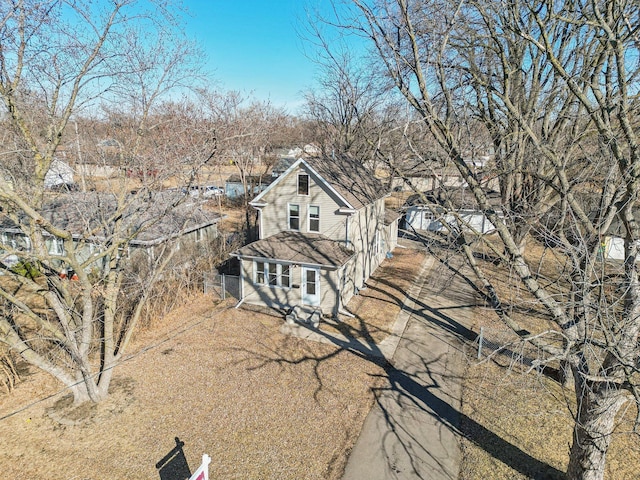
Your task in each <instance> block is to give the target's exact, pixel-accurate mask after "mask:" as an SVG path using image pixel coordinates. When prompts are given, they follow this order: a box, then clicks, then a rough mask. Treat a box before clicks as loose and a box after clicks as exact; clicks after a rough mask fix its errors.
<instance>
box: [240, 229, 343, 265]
mask: <svg viewBox="0 0 640 480" xmlns="http://www.w3.org/2000/svg"><path fill="white" fill-rule="evenodd" d="M231 255H232V256H236V257H248V258H264V259H273V260H279V261H282V262H290V263H302V264H308V265H322V266H329V267H339V266H341V265H344V264H345V263H347V261H348V260H349V259H350V258H351V257H352V256H353V252H352V251H351V250H347V248H345V247H344V245H343V244H342V242H338V241H335V240H331V239H329V238H327V237H325V236H324V235H320V234H318V233H300V232H280V233H277V234H275V235H272V236H270V237H268V238H264V239H262V240H257V241H255V242H253V243H250V244H249V245H245V246H244V247H242V248H240V249H238V250H236V251H235V252H233V253H232V254H231Z"/></svg>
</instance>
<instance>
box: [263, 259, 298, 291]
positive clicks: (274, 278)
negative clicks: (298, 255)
mask: <svg viewBox="0 0 640 480" xmlns="http://www.w3.org/2000/svg"><path fill="white" fill-rule="evenodd" d="M254 265H255V267H254V283H255V284H256V285H265V286H268V287H284V288H289V287H291V272H290V266H289V265H282V264H279V263H269V262H258V261H256V262H255V264H254Z"/></svg>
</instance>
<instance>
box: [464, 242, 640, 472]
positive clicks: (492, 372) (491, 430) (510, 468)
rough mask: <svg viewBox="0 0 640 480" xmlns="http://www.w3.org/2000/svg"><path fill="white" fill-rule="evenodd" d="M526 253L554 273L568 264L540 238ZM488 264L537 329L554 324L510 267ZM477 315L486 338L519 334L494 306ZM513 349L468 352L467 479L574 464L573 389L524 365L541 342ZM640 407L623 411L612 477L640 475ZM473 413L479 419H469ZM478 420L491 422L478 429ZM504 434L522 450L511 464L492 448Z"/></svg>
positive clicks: (517, 314)
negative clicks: (485, 356) (638, 430)
mask: <svg viewBox="0 0 640 480" xmlns="http://www.w3.org/2000/svg"><path fill="white" fill-rule="evenodd" d="M526 255H527V257H528V261H529V262H531V264H532V265H537V266H538V270H539V271H540V272H541V273H542V274H548V276H549V277H551V278H554V277H555V276H556V275H557V272H556V271H555V270H556V269H562V268H563V262H562V258H561V257H559V256H557V255H554V254H553V252H552V251H550V250H548V249H544V248H543V247H542V246H541V245H540V244H537V243H536V242H534V241H533V240H532V241H531V242H530V244H528V246H527V253H526ZM481 265H482V268H483V269H484V270H485V272H486V273H488V274H489V275H491V278H492V279H493V281H494V285H495V286H496V288H497V290H498V292H499V293H500V295H501V298H502V299H503V300H504V305H505V306H508V307H511V308H512V310H511V314H512V316H513V317H514V318H516V319H517V320H518V321H520V322H521V325H523V326H524V327H526V328H527V330H529V331H531V332H539V331H542V330H545V329H547V328H549V327H550V325H551V323H550V322H549V321H548V320H546V319H544V317H543V316H542V315H540V313H539V306H538V305H537V304H536V302H535V301H534V300H533V299H532V298H531V296H530V294H529V293H528V292H526V291H524V289H523V288H522V286H521V285H518V284H517V283H516V282H514V281H513V277H512V275H510V274H509V272H506V271H505V270H504V269H502V268H499V267H497V266H495V265H493V264H491V263H490V262H487V261H484V262H481ZM513 275H515V274H513ZM476 323H477V325H476V327H475V328H474V330H476V331H479V329H480V327H481V326H483V327H485V336H486V338H487V339H488V340H490V341H493V342H495V343H496V344H498V345H502V344H504V343H505V342H508V341H512V340H514V339H515V336H514V335H513V334H508V333H506V332H507V331H508V329H506V327H505V326H504V325H503V324H502V323H501V322H500V321H499V320H498V318H497V315H496V314H495V313H494V312H493V311H491V310H489V309H487V310H486V311H483V310H478V314H477V315H476ZM509 335H510V336H509ZM507 337H509V338H510V340H507ZM510 349H511V352H509V353H507V354H504V355H497V356H495V357H494V358H493V360H489V361H485V362H483V363H481V364H479V365H478V364H477V363H476V359H475V356H474V355H475V353H476V352H475V351H469V352H468V353H469V360H470V363H469V367H468V369H467V373H466V375H465V379H464V382H463V399H462V403H463V405H462V412H463V414H464V415H465V416H463V421H462V425H461V428H462V430H463V431H464V432H465V434H466V437H467V438H465V439H463V442H462V446H463V464H462V469H461V475H460V478H461V479H462V480H484V479H488V478H491V479H505V480H507V479H509V480H511V479H514V480H517V479H528V478H535V479H553V478H563V475H562V474H561V473H558V472H565V471H566V468H567V463H568V459H569V448H570V445H571V442H572V428H573V419H572V417H571V411H575V398H574V393H573V390H572V389H571V388H564V389H563V388H562V387H561V386H560V385H559V384H558V382H556V381H555V380H553V379H551V378H549V377H548V376H546V375H542V374H539V373H536V372H535V371H534V372H530V373H525V371H526V370H528V367H527V366H526V365H525V366H524V367H523V363H522V362H520V361H518V359H519V358H520V356H521V355H523V354H524V356H525V357H529V358H536V357H537V353H536V352H535V351H534V350H532V349H524V350H521V346H519V345H514V346H512V347H510ZM635 415H636V408H635V406H634V405H633V404H632V403H631V404H628V408H627V410H626V411H624V412H623V414H622V415H620V418H619V423H618V426H617V430H616V433H615V435H614V438H613V440H612V444H611V447H610V450H609V454H608V457H607V472H606V478H608V479H611V480H618V479H636V478H639V475H638V469H639V468H640V442H639V441H638V435H637V434H633V433H631V431H632V428H633V426H632V425H633V420H634V419H635ZM467 418H468V419H470V420H471V421H469V420H466V421H465V419H467ZM478 425H481V426H482V427H484V429H486V430H483V429H478V428H477V426H478ZM474 429H475V431H474ZM496 436H497V437H499V438H500V439H502V440H505V441H506V442H508V443H510V444H511V445H512V446H513V451H514V455H513V456H512V459H511V462H509V464H508V465H507V464H505V463H503V462H501V461H500V460H498V459H497V458H495V457H494V456H492V455H491V453H490V450H491V449H492V447H495V448H504V445H503V444H502V443H500V444H496V445H492V442H494V441H495V439H496ZM470 438H471V439H473V441H472V440H469V439H470ZM479 445H482V447H481V446H479ZM518 451H519V452H518ZM520 452H521V453H520Z"/></svg>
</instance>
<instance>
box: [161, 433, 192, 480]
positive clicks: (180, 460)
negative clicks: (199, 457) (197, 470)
mask: <svg viewBox="0 0 640 480" xmlns="http://www.w3.org/2000/svg"><path fill="white" fill-rule="evenodd" d="M175 442H176V446H175V447H173V448H172V449H171V450H170V451H169V453H167V454H166V455H165V456H164V457H163V458H162V460H160V461H159V462H158V463H156V469H157V470H158V474H159V475H160V480H188V479H189V478H190V477H191V470H190V469H189V464H188V463H187V457H185V455H184V451H183V450H182V448H183V447H184V442H183V441H181V440H180V439H179V438H178V437H176V438H175Z"/></svg>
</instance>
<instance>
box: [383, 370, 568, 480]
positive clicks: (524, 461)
mask: <svg viewBox="0 0 640 480" xmlns="http://www.w3.org/2000/svg"><path fill="white" fill-rule="evenodd" d="M385 374H386V379H387V380H388V385H387V386H385V387H382V388H378V389H375V392H374V393H375V395H376V405H377V406H378V407H379V408H380V409H381V410H382V413H383V416H384V418H385V421H386V422H387V424H388V426H389V430H390V431H391V432H392V435H393V436H395V437H396V439H397V442H398V443H399V444H400V445H401V448H402V449H403V450H404V451H405V452H406V453H407V455H408V456H409V457H410V458H411V460H412V463H414V465H412V466H413V469H414V472H413V473H414V474H418V478H428V477H421V476H420V475H419V472H420V468H419V464H418V463H419V462H420V457H424V456H430V457H431V458H432V459H433V460H434V461H436V462H438V459H437V458H435V457H434V456H433V455H431V453H430V452H429V450H428V449H427V447H426V446H423V445H421V444H420V439H419V438H416V437H415V434H414V433H413V431H412V429H411V428H409V427H408V426H407V425H406V424H405V423H404V422H403V421H402V419H399V420H396V419H395V418H394V415H393V414H392V412H390V411H389V410H388V406H387V405H388V402H389V401H392V402H398V403H400V404H402V405H404V406H405V408H408V409H417V410H419V411H422V412H425V413H426V414H428V415H429V416H431V417H433V418H434V419H436V420H437V421H438V422H440V423H441V424H442V426H443V428H446V429H448V430H450V431H451V432H453V433H454V434H456V435H458V436H460V437H464V438H466V439H467V440H469V441H470V442H472V443H473V444H475V445H476V446H478V447H479V448H481V449H483V450H484V451H485V452H487V453H488V454H490V455H491V456H492V457H494V458H495V459H497V460H499V461H500V462H502V463H504V464H505V465H508V466H510V467H511V468H513V469H514V470H515V471H517V472H519V473H520V474H522V475H525V476H527V477H528V478H532V479H540V480H542V479H557V480H560V479H564V478H565V475H564V473H563V472H561V471H560V470H558V469H556V468H555V467H553V466H551V465H549V464H547V463H545V462H543V461H541V460H538V459H537V458H534V457H532V456H531V455H529V454H528V453H527V452H525V451H523V450H522V449H521V448H519V447H518V446H516V445H514V444H512V443H511V442H509V441H508V440H505V439H504V438H502V437H501V436H500V435H497V434H496V433H494V432H492V431H491V430H489V429H487V428H486V427H485V426H483V425H482V424H480V423H479V422H477V421H475V420H474V419H472V418H470V417H469V416H467V415H465V414H464V413H462V412H461V411H460V410H459V409H457V408H455V407H454V406H452V405H451V404H450V403H449V402H447V401H445V400H443V399H442V398H440V397H439V396H438V395H436V393H438V389H440V388H441V386H440V385H439V384H438V383H437V382H434V383H432V384H425V382H423V381H421V380H420V378H419V377H420V376H421V375H420V374H422V375H425V374H426V375H429V376H430V377H431V375H430V373H429V371H428V366H427V369H426V370H424V371H422V372H416V373H415V374H408V373H407V372H405V371H403V370H399V369H396V368H395V367H393V366H391V365H388V366H387V368H386V369H385ZM385 397H386V399H385ZM462 426H464V428H462ZM385 443H387V442H385ZM387 453H389V452H387ZM388 460H389V461H391V457H390V456H389V457H388ZM442 467H443V470H444V466H442ZM456 478H457V477H456Z"/></svg>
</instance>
